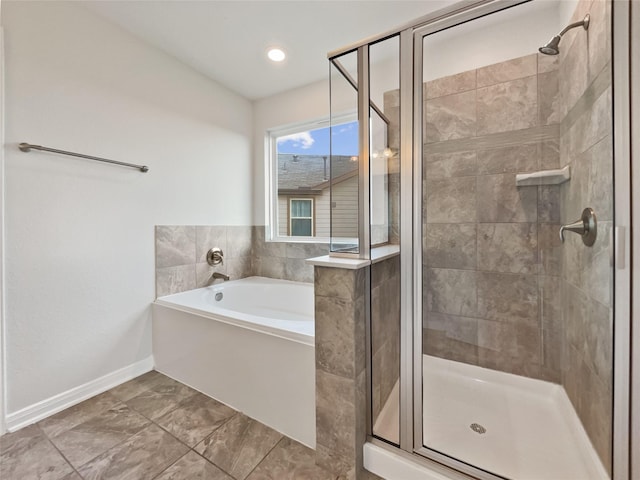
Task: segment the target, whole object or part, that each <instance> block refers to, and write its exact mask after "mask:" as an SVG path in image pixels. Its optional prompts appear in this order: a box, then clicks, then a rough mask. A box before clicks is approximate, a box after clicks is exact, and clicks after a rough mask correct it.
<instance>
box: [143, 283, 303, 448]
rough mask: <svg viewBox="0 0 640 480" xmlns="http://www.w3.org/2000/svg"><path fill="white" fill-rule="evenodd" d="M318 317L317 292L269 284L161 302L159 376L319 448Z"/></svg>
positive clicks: (156, 310) (156, 322)
mask: <svg viewBox="0 0 640 480" xmlns="http://www.w3.org/2000/svg"><path fill="white" fill-rule="evenodd" d="M216 297H217V298H218V299H219V300H216ZM313 309H314V300H313V285H312V284H307V283H300V282H289V281H286V280H275V279H270V278H262V277H249V278H244V279H241V280H234V281H229V282H224V283H220V284H216V285H214V286H211V287H206V288H199V289H196V290H191V291H188V292H184V293H178V294H175V295H168V296H165V297H160V298H158V299H157V300H156V301H155V303H154V305H153V355H154V360H155V365H156V369H157V370H158V371H160V372H162V373H164V374H166V375H168V376H170V377H172V378H174V379H176V380H178V381H180V382H182V383H185V384H186V385H189V386H191V387H193V388H195V389H197V390H199V391H201V392H203V393H205V394H207V395H209V396H211V397H213V398H215V399H217V400H219V401H221V402H223V403H225V404H227V405H229V406H231V407H233V408H235V409H237V410H240V411H241V412H243V413H245V414H246V415H248V416H250V417H252V418H255V419H256V420H259V421H261V422H262V423H265V424H266V425H269V426H270V427H272V428H274V429H276V430H278V431H280V432H282V433H284V434H285V435H287V436H289V437H291V438H294V439H296V440H298V441H299V442H301V443H304V444H305V445H308V446H310V447H312V448H315V347H314V323H313Z"/></svg>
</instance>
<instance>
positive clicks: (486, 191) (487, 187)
mask: <svg viewBox="0 0 640 480" xmlns="http://www.w3.org/2000/svg"><path fill="white" fill-rule="evenodd" d="M477 191H478V200H477V202H478V222H482V223H502V222H529V223H535V222H536V221H537V218H538V212H537V210H538V190H537V188H536V187H519V188H518V187H516V178H515V174H504V175H486V176H482V177H478V186H477Z"/></svg>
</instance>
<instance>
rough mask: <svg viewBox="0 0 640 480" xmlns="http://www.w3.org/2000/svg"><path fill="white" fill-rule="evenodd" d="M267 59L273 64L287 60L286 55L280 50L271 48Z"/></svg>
mask: <svg viewBox="0 0 640 480" xmlns="http://www.w3.org/2000/svg"><path fill="white" fill-rule="evenodd" d="M267 57H269V60H271V61H273V62H281V61H283V60H284V59H285V57H286V55H285V53H284V51H283V50H281V49H280V48H270V49H269V51H268V52H267Z"/></svg>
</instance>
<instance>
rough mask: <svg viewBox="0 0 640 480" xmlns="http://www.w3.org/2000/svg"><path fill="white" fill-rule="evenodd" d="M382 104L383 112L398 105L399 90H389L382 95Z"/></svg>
mask: <svg viewBox="0 0 640 480" xmlns="http://www.w3.org/2000/svg"><path fill="white" fill-rule="evenodd" d="M382 105H383V111H384V112H385V114H386V113H387V111H388V110H389V109H390V108H393V107H399V106H400V90H399V89H396V90H389V91H387V92H384V94H383V95H382Z"/></svg>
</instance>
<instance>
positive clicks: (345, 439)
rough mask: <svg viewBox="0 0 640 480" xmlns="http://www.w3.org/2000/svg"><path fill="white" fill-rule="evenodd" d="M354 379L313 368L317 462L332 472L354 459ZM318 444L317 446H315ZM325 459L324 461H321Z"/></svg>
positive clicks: (342, 468) (341, 468)
mask: <svg viewBox="0 0 640 480" xmlns="http://www.w3.org/2000/svg"><path fill="white" fill-rule="evenodd" d="M354 390H355V379H346V378H344V377H341V376H338V375H334V374H332V373H328V372H325V371H324V370H321V369H320V370H316V442H317V445H316V451H317V452H318V455H319V458H318V464H319V465H320V466H322V467H324V468H327V469H328V470H330V471H332V472H336V471H337V473H340V472H341V471H346V469H344V466H345V464H346V465H347V466H348V467H349V468H350V467H351V466H352V465H353V464H354V463H355V455H356V438H355V435H356V432H355V428H354V426H355V423H356V407H355V401H356V399H355V392H354ZM319 447H320V448H319ZM323 460H326V461H323Z"/></svg>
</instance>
